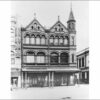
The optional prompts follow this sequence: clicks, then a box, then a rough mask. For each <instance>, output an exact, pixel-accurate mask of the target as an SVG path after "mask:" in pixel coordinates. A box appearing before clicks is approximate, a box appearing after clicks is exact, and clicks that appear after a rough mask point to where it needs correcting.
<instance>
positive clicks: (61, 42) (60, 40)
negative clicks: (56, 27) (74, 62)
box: [59, 37, 64, 45]
mask: <svg viewBox="0 0 100 100" xmlns="http://www.w3.org/2000/svg"><path fill="white" fill-rule="evenodd" d="M63 40H64V39H63V37H60V39H59V44H60V45H62V44H63Z"/></svg>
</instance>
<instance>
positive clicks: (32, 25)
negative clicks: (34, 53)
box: [26, 19, 44, 32]
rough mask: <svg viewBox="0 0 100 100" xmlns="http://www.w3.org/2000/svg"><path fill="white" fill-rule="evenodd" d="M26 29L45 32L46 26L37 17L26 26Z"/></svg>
mask: <svg viewBox="0 0 100 100" xmlns="http://www.w3.org/2000/svg"><path fill="white" fill-rule="evenodd" d="M26 30H32V31H35V32H36V31H40V32H43V31H44V27H43V26H42V25H41V24H40V23H39V22H38V21H37V20H36V19H34V20H33V21H32V22H31V23H30V24H29V25H28V26H26Z"/></svg>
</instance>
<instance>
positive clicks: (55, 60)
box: [50, 52, 59, 65]
mask: <svg viewBox="0 0 100 100" xmlns="http://www.w3.org/2000/svg"><path fill="white" fill-rule="evenodd" d="M58 57H59V55H58V53H56V52H54V53H51V56H50V63H51V64H54V65H57V64H58V63H59V61H58Z"/></svg>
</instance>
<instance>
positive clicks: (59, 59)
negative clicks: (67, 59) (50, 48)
mask: <svg viewBox="0 0 100 100" xmlns="http://www.w3.org/2000/svg"><path fill="white" fill-rule="evenodd" d="M58 61H59V64H60V55H59V57H58Z"/></svg>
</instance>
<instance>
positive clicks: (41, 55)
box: [37, 52, 45, 64]
mask: <svg viewBox="0 0 100 100" xmlns="http://www.w3.org/2000/svg"><path fill="white" fill-rule="evenodd" d="M37 63H38V64H39V63H40V64H41V63H42V64H43V63H45V54H44V53H43V52H38V54H37Z"/></svg>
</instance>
